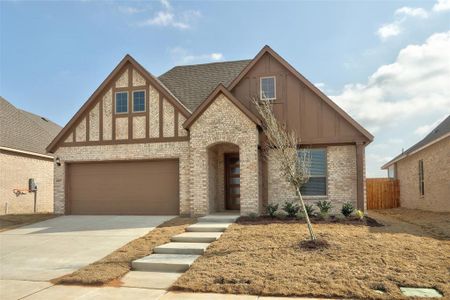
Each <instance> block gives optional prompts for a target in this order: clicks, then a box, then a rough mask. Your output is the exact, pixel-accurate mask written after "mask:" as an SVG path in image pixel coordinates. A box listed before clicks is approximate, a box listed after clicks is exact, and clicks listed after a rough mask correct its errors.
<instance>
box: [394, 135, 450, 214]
mask: <svg viewBox="0 0 450 300" xmlns="http://www.w3.org/2000/svg"><path fill="white" fill-rule="evenodd" d="M421 159H422V160H423V169H424V184H425V188H424V190H425V193H424V195H423V196H421V195H420V192H419V160H421ZM449 166H450V138H445V139H443V140H441V141H439V142H437V143H435V144H433V145H431V146H429V147H427V148H425V149H423V150H421V151H419V152H417V153H414V154H412V155H410V156H408V157H406V158H404V159H402V160H399V161H398V162H397V174H396V177H397V178H398V179H399V181H400V206H402V207H406V208H413V209H422V210H430V211H450V167H449Z"/></svg>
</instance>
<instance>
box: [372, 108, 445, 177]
mask: <svg viewBox="0 0 450 300" xmlns="http://www.w3.org/2000/svg"><path fill="white" fill-rule="evenodd" d="M449 134H450V115H449V116H448V117H447V118H446V119H445V120H444V121H442V122H441V123H440V124H439V125H438V126H437V127H436V128H434V129H433V130H432V131H431V132H430V133H429V134H428V135H427V136H426V137H424V138H423V139H422V140H420V141H419V142H418V143H416V144H414V145H413V146H411V147H410V148H408V149H407V150H406V151H403V153H401V154H400V155H397V156H396V157H394V158H393V159H392V160H390V161H389V162H388V163H386V164H384V165H383V166H382V167H381V168H382V169H386V168H387V167H389V166H390V165H392V164H393V163H394V162H396V161H398V160H400V159H402V158H403V157H406V156H408V154H411V153H413V152H415V151H417V150H419V149H421V148H423V147H425V146H427V145H429V144H430V143H433V142H435V141H438V140H439V139H441V138H443V137H444V136H446V135H449Z"/></svg>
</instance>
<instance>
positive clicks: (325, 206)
mask: <svg viewBox="0 0 450 300" xmlns="http://www.w3.org/2000/svg"><path fill="white" fill-rule="evenodd" d="M316 205H317V207H318V208H319V210H320V212H319V213H320V216H321V217H322V218H325V217H326V216H327V215H328V213H329V212H330V210H331V208H333V206H332V205H331V202H330V201H326V200H323V201H318V202H317V203H316Z"/></svg>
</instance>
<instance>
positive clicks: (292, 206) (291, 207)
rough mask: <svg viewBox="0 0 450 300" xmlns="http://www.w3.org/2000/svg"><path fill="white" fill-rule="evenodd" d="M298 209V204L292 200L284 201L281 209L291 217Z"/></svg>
mask: <svg viewBox="0 0 450 300" xmlns="http://www.w3.org/2000/svg"><path fill="white" fill-rule="evenodd" d="M299 209H300V206H298V204H297V203H294V202H289V201H288V202H285V203H284V205H283V210H284V211H285V212H286V214H287V215H288V216H289V217H291V218H293V217H295V215H296V214H297V213H298V210H299Z"/></svg>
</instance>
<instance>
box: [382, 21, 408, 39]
mask: <svg viewBox="0 0 450 300" xmlns="http://www.w3.org/2000/svg"><path fill="white" fill-rule="evenodd" d="M401 32H402V29H401V28H400V23H398V22H394V23H389V24H384V25H383V26H381V27H380V28H378V30H377V34H378V36H379V37H380V38H381V39H383V40H386V39H388V38H390V37H393V36H396V35H399V34H400V33H401Z"/></svg>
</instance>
